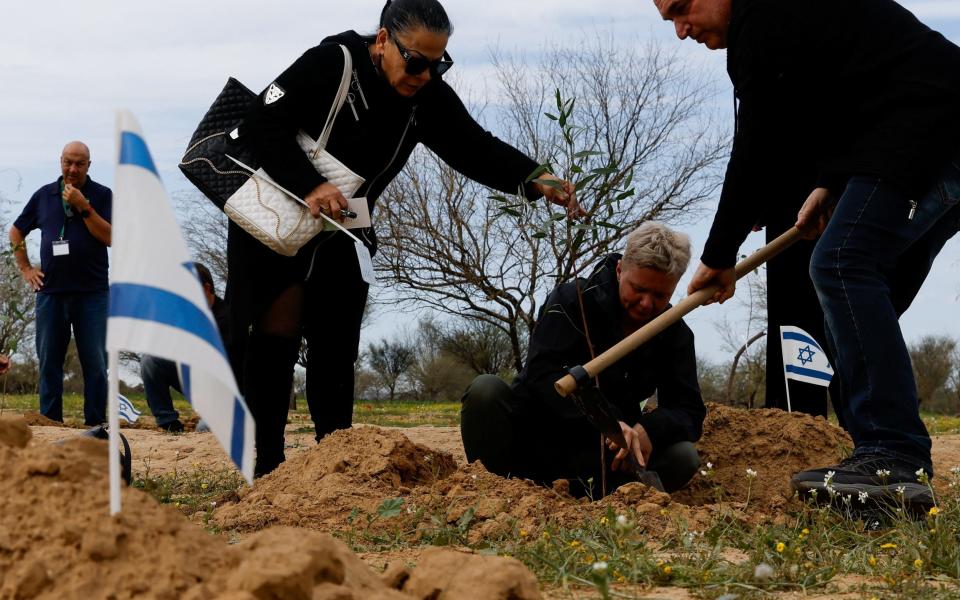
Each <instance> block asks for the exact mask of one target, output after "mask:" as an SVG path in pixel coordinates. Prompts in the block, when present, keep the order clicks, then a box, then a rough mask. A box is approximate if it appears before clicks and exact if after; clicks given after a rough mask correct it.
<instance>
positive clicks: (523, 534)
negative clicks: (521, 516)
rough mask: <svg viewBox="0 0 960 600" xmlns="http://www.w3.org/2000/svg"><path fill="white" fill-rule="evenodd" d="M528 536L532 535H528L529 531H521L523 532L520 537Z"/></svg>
mask: <svg viewBox="0 0 960 600" xmlns="http://www.w3.org/2000/svg"><path fill="white" fill-rule="evenodd" d="M528 535H530V534H529V533H527V530H526V529H521V530H520V537H527V536H528Z"/></svg>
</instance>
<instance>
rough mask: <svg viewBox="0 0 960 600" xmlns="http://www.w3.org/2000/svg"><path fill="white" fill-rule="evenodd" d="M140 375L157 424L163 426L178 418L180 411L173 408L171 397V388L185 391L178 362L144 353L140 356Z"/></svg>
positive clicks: (181, 391)
mask: <svg viewBox="0 0 960 600" xmlns="http://www.w3.org/2000/svg"><path fill="white" fill-rule="evenodd" d="M140 377H142V378H143V391H144V392H146V394H147V405H148V406H149V407H150V412H152V413H153V416H154V418H155V419H156V420H157V425H158V426H161V427H162V426H164V425H167V424H168V423H173V422H174V421H176V420H178V419H179V418H180V413H178V412H177V410H176V409H175V408H173V398H171V397H170V388H173V389H175V390H177V391H178V392H180V393H181V394H182V393H183V390H181V389H180V375H179V374H178V373H177V363H175V362H173V361H172V360H167V359H165V358H157V357H156V356H150V355H149V354H144V355H143V356H142V357H141V358H140Z"/></svg>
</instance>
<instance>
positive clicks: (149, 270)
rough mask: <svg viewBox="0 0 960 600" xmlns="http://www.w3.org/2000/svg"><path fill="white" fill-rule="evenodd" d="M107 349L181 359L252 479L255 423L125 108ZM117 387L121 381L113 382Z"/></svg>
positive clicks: (202, 409) (202, 404) (195, 392)
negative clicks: (116, 383) (241, 394)
mask: <svg viewBox="0 0 960 600" xmlns="http://www.w3.org/2000/svg"><path fill="white" fill-rule="evenodd" d="M117 148H118V152H117V170H116V176H115V177H114V193H113V258H112V261H111V263H110V312H109V318H108V320H107V351H108V352H110V353H111V360H113V358H112V357H113V356H114V355H116V354H117V353H119V351H120V350H129V351H131V352H145V353H147V354H152V355H153V356H158V357H161V358H166V359H167V360H172V361H176V362H177V363H178V364H179V371H180V382H181V384H182V387H183V395H184V397H185V398H186V399H187V401H189V402H190V404H191V405H192V406H193V409H194V410H195V411H196V412H197V413H198V414H199V415H200V416H201V417H203V419H204V420H205V421H206V422H207V424H208V425H209V426H210V430H211V431H212V432H213V434H214V436H215V437H216V438H217V440H218V441H219V442H220V444H221V445H222V446H223V448H224V449H225V450H226V451H227V453H228V454H229V455H230V458H231V459H233V462H234V463H235V464H236V465H237V468H238V469H240V472H241V473H243V476H244V477H245V478H246V480H247V481H248V482H250V483H252V482H253V459H254V457H253V440H254V435H255V424H254V421H253V416H252V415H251V413H250V410H249V408H248V407H247V405H246V403H245V402H244V400H243V398H242V397H241V396H240V392H239V389H238V387H237V382H236V380H235V379H234V376H233V371H232V370H231V369H230V361H229V359H228V358H227V353H226V349H225V348H224V345H223V340H222V339H220V332H219V331H218V330H217V323H216V321H215V320H214V318H213V314H212V313H211V312H210V307H209V306H208V304H207V299H206V297H205V296H204V294H203V288H202V287H201V285H200V282H199V280H198V279H197V275H196V273H195V272H194V271H193V259H192V258H191V256H190V252H189V250H188V249H187V244H186V242H185V241H184V239H183V235H182V234H181V233H180V226H179V225H178V224H177V220H176V218H175V217H174V214H173V206H172V205H171V203H170V199H169V197H168V196H167V192H166V190H164V188H163V183H162V182H161V181H160V176H159V173H158V171H157V167H156V165H155V164H154V162H153V158H152V156H151V154H150V150H149V148H148V147H147V142H146V140H145V139H144V137H143V133H142V132H141V130H140V125H139V123H137V120H136V118H134V116H133V114H131V113H130V112H129V111H118V113H117ZM111 385H113V382H112V381H111Z"/></svg>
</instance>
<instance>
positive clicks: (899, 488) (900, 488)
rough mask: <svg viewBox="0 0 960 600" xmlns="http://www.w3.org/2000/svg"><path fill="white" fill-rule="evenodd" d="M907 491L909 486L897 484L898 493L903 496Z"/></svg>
mask: <svg viewBox="0 0 960 600" xmlns="http://www.w3.org/2000/svg"><path fill="white" fill-rule="evenodd" d="M906 491H907V488H905V487H903V486H902V485H898V486H897V493H898V494H900V495H901V496H902V495H903V493H904V492H906Z"/></svg>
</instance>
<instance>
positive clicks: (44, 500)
mask: <svg viewBox="0 0 960 600" xmlns="http://www.w3.org/2000/svg"><path fill="white" fill-rule="evenodd" d="M29 439H30V430H29V428H28V427H27V425H26V424H25V421H24V420H23V419H19V418H18V419H0V598H16V599H30V598H37V597H44V598H115V599H118V600H119V599H126V598H133V597H149V598H159V599H166V598H169V599H171V600H173V599H176V598H185V599H187V600H205V599H207V598H221V599H227V598H230V599H236V600H240V599H243V600H254V599H264V600H266V599H276V598H284V599H292V600H301V599H302V600H310V599H313V600H334V599H336V600H351V599H354V598H356V599H358V600H359V599H361V598H363V599H367V598H369V599H372V600H403V599H407V600H410V598H424V599H426V598H443V597H458V598H516V599H517V600H532V599H536V598H540V594H539V592H538V591H537V584H536V580H535V578H534V577H533V575H532V574H531V573H529V572H528V571H526V570H525V569H524V568H523V567H522V565H520V563H519V562H517V561H512V560H508V559H491V560H488V557H480V556H476V557H472V556H471V557H468V560H469V565H470V568H469V569H467V568H461V567H462V566H463V565H464V563H463V561H462V560H461V558H460V557H459V556H454V557H452V558H447V557H446V556H445V555H444V556H442V557H440V558H438V559H435V560H434V562H437V563H438V564H441V565H447V566H448V568H450V569H453V568H457V569H459V571H458V572H446V571H444V570H443V568H442V567H437V566H435V565H434V566H429V565H428V566H429V568H428V570H427V572H426V573H421V572H418V570H416V569H415V570H414V571H413V572H412V573H410V572H407V571H404V572H402V573H401V574H400V575H402V576H398V574H397V572H396V570H394V571H393V572H392V573H391V579H390V583H392V584H393V585H392V586H391V585H388V584H387V583H386V582H385V580H384V579H383V578H382V577H381V576H379V575H376V574H375V573H373V572H372V571H371V570H370V569H369V568H368V567H367V566H366V565H365V564H363V563H362V562H361V561H360V559H359V558H357V557H356V556H355V555H354V554H352V553H351V552H350V551H349V550H348V549H347V548H346V546H345V545H344V544H343V543H342V542H339V541H337V540H335V539H334V538H332V537H330V536H329V535H326V534H322V533H317V532H312V531H304V530H298V529H292V528H276V529H268V530H265V531H262V532H259V533H257V534H255V535H253V536H250V537H249V538H248V539H246V540H244V541H243V542H242V543H240V544H237V545H235V546H228V545H227V544H226V543H225V542H224V541H223V540H221V539H217V538H215V537H211V536H210V535H208V534H207V533H205V532H204V531H203V530H202V529H200V528H199V527H197V526H195V525H193V524H191V523H189V522H188V521H187V520H186V519H185V518H184V517H183V516H182V515H181V514H180V513H178V512H176V511H175V510H173V509H171V508H169V507H165V506H161V505H159V504H157V503H156V501H155V500H154V499H153V498H151V497H150V496H148V495H147V494H145V493H143V492H140V491H138V490H135V489H124V490H123V512H122V513H121V514H120V515H118V516H116V517H114V518H110V517H108V516H107V513H108V491H107V444H106V442H103V441H99V440H94V439H91V438H75V439H71V440H69V441H68V442H66V443H64V444H62V445H40V444H34V445H27V442H29ZM25 446H26V447H25ZM447 552H448V553H449V552H451V551H447ZM504 561H506V562H504ZM481 563H482V564H481ZM458 565H459V566H458ZM492 569H495V570H497V571H502V572H508V573H509V574H510V575H509V576H508V577H498V578H496V580H495V581H489V578H486V579H485V578H483V577H482V573H483V572H484V571H490V570H492ZM471 573H472V575H471ZM428 584H429V585H428ZM531 585H532V587H531ZM456 586H459V587H456ZM451 587H452V588H453V589H455V590H457V589H475V590H481V591H480V592H479V593H480V594H481V595H473V596H468V595H459V594H457V595H455V596H450V595H449V593H448V592H447V588H451ZM407 588H409V591H408V590H407ZM414 588H415V589H414ZM428 588H429V589H430V592H429V593H430V595H429V596H428V595H422V594H421V592H419V591H418V590H425V589H428ZM401 589H402V590H403V591H401ZM437 590H439V592H438V591H437ZM425 593H426V592H424V594H425Z"/></svg>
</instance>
